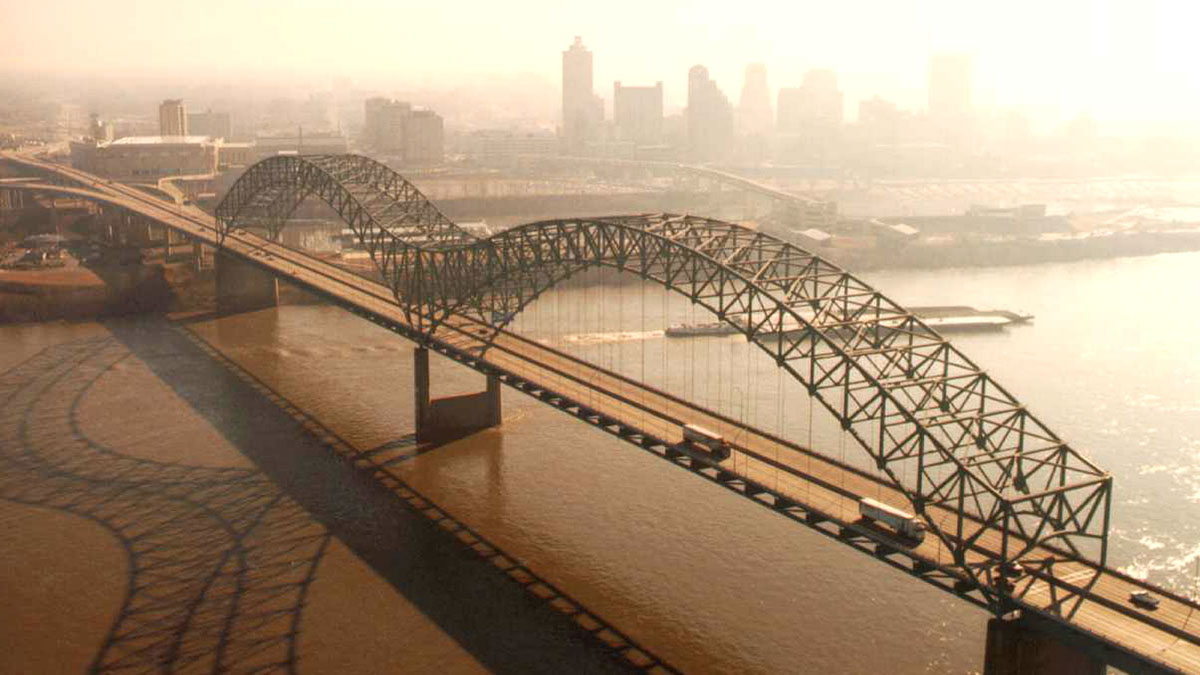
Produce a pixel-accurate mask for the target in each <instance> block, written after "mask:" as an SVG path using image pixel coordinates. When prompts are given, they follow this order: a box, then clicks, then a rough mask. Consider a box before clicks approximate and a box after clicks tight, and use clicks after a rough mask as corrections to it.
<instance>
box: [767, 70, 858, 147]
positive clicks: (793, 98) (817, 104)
mask: <svg viewBox="0 0 1200 675" xmlns="http://www.w3.org/2000/svg"><path fill="white" fill-rule="evenodd" d="M843 105H844V101H843V96H842V92H841V91H840V90H839V89H838V84H837V74H836V73H834V72H833V71H832V70H810V71H808V72H807V73H805V74H804V82H803V83H802V84H801V85H800V86H799V87H785V88H783V89H780V90H779V107H778V117H777V126H778V129H779V131H780V133H785V134H804V135H809V134H813V133H820V132H822V131H830V130H836V129H837V128H838V127H840V126H841V125H842V119H843V113H842V107H843Z"/></svg>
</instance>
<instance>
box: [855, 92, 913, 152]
mask: <svg viewBox="0 0 1200 675" xmlns="http://www.w3.org/2000/svg"><path fill="white" fill-rule="evenodd" d="M902 118H903V115H902V114H901V112H900V109H899V108H897V107H896V104H895V103H892V102H891V101H887V100H884V99H882V98H880V97H878V96H875V97H873V98H871V99H870V100H866V101H859V103H858V128H859V132H860V135H861V137H862V139H863V140H864V141H865V142H867V143H869V144H871V145H895V144H896V143H898V142H900V134H901V120H902Z"/></svg>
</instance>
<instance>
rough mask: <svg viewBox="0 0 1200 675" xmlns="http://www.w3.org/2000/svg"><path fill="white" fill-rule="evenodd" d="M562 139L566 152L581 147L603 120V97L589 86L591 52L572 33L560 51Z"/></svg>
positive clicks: (580, 149) (597, 129)
mask: <svg viewBox="0 0 1200 675" xmlns="http://www.w3.org/2000/svg"><path fill="white" fill-rule="evenodd" d="M562 97H563V98H562V115H563V126H562V133H563V139H564V140H565V142H566V147H567V151H568V152H578V151H582V150H583V148H584V146H585V145H586V143H587V142H588V141H591V140H594V139H595V138H596V137H597V135H598V133H599V131H600V124H601V122H603V121H604V101H602V100H601V99H600V98H599V97H598V96H596V95H595V93H594V92H593V90H592V52H590V51H589V50H588V49H587V48H586V47H584V46H583V40H582V39H580V37H579V36H575V42H574V43H573V44H572V45H571V46H570V48H569V49H567V50H566V51H564V52H563V53H562Z"/></svg>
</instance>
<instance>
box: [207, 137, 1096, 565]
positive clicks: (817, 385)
mask: <svg viewBox="0 0 1200 675" xmlns="http://www.w3.org/2000/svg"><path fill="white" fill-rule="evenodd" d="M309 197H312V198H318V199H321V200H322V201H324V202H325V203H326V204H328V205H329V206H330V207H332V208H333V210H334V211H336V212H337V213H338V215H339V216H340V217H341V218H342V219H343V220H344V221H345V222H346V223H347V224H348V226H349V227H350V228H351V229H352V230H353V231H354V233H355V235H356V237H357V238H358V241H359V242H360V244H361V246H362V247H363V248H364V249H365V250H366V251H367V252H368V253H369V254H370V256H371V259H372V260H373V261H374V264H375V268H376V272H377V273H378V275H379V276H380V277H381V278H382V279H383V280H384V281H385V282H386V283H387V284H388V285H389V286H390V287H391V288H392V291H393V293H394V295H395V298H396V300H397V302H398V303H399V306H400V307H401V308H402V309H403V310H404V311H405V312H406V315H407V317H408V319H409V322H410V325H412V326H414V327H416V329H417V331H418V334H421V335H425V336H430V335H432V334H433V331H434V330H436V329H437V328H438V327H439V326H440V325H442V324H443V322H445V321H446V320H447V319H449V318H451V317H453V316H467V317H470V318H472V319H474V320H476V321H479V322H481V323H482V324H485V325H487V326H489V327H490V328H489V330H490V331H491V333H490V335H488V336H485V338H486V339H487V341H488V342H489V343H490V341H491V340H492V339H494V338H495V336H497V335H498V334H499V333H500V331H502V330H503V329H504V327H505V326H506V325H507V323H508V322H510V321H511V320H512V319H513V317H515V315H516V314H517V313H519V312H520V311H521V310H522V309H523V308H524V307H526V306H527V305H528V304H529V303H530V302H532V301H533V300H534V299H536V298H537V297H538V296H539V295H541V294H542V293H544V292H545V291H547V290H548V289H550V288H552V287H553V286H555V285H556V284H558V283H560V282H561V281H563V280H564V279H567V278H569V277H571V276H573V275H574V274H576V273H578V272H579V271H581V270H584V269H587V268H590V267H595V266H606V267H612V268H615V269H617V270H620V271H623V272H628V273H632V274H637V275H639V276H640V277H642V278H643V279H646V280H650V281H654V282H656V283H659V284H662V285H663V286H665V287H666V288H668V289H670V290H672V291H674V292H677V293H681V294H683V295H684V296H686V297H688V298H689V299H690V300H691V301H692V302H693V303H696V304H698V305H700V306H702V307H704V308H706V309H708V310H709V311H711V312H712V313H713V314H714V315H716V316H717V317H719V318H720V319H721V320H723V321H726V322H728V323H729V324H731V325H732V326H734V327H736V328H737V330H739V331H741V332H742V333H743V334H744V335H745V336H746V338H747V339H748V340H749V341H751V342H753V343H754V344H755V345H757V346H758V347H759V348H760V349H762V350H763V351H764V352H765V353H766V354H767V355H769V356H770V358H772V359H773V360H774V361H775V362H776V363H777V364H778V366H779V367H780V368H782V369H784V370H785V371H786V372H787V373H788V375H789V376H791V377H793V378H794V379H795V380H796V381H798V382H799V383H801V384H802V385H803V386H804V387H805V388H806V389H807V391H808V392H809V394H810V395H811V396H812V397H814V398H816V399H817V400H818V401H820V403H821V404H822V405H823V406H824V407H825V408H826V409H827V410H828V411H829V412H830V413H831V414H833V415H834V416H835V417H836V418H837V419H838V420H839V421H840V423H841V425H842V428H843V429H844V430H845V431H846V433H848V434H849V435H850V436H852V437H853V438H854V440H855V441H856V442H857V443H858V444H859V445H860V446H861V447H862V448H863V449H864V450H865V451H866V452H867V453H868V454H869V455H870V456H871V458H872V459H873V460H874V462H875V465H876V467H877V468H878V470H879V471H880V473H881V474H882V475H883V476H886V478H887V480H888V481H890V483H891V484H892V485H894V486H895V487H896V488H898V489H899V490H901V491H903V493H904V494H905V495H906V496H907V497H908V499H909V500H910V502H911V504H912V508H913V509H914V510H915V511H916V512H917V513H919V514H921V515H922V516H923V517H924V519H925V520H926V522H927V525H928V528H929V531H930V532H931V533H932V534H933V535H934V536H937V537H938V538H939V539H940V540H941V541H942V543H943V545H944V546H945V547H946V548H947V550H949V551H951V552H952V553H953V556H954V560H955V566H956V567H958V568H959V569H960V570H961V571H962V572H963V573H964V574H965V575H966V576H967V577H969V578H971V579H972V580H974V581H976V582H979V583H980V584H986V585H988V586H991V585H993V584H994V581H995V580H994V577H993V574H994V569H995V565H996V563H997V562H1000V561H1010V560H1016V559H1019V558H1022V557H1025V556H1028V555H1031V554H1033V553H1035V549H1040V550H1041V552H1042V553H1044V552H1046V551H1049V552H1052V553H1055V554H1058V555H1060V556H1061V557H1063V558H1065V559H1091V560H1095V561H1098V562H1099V563H1100V564H1102V565H1103V564H1104V562H1105V560H1106V557H1107V538H1108V526H1109V513H1110V505H1111V500H1112V477H1111V476H1110V475H1109V474H1108V473H1107V472H1105V471H1103V470H1102V469H1100V468H1099V467H1097V466H1096V465H1095V464H1093V463H1092V462H1091V461H1089V460H1088V459H1087V458H1085V457H1084V456H1082V455H1081V454H1080V453H1079V452H1077V451H1076V450H1075V449H1073V448H1071V447H1070V446H1069V445H1068V444H1067V443H1065V442H1064V441H1063V440H1062V439H1060V438H1059V437H1058V436H1057V435H1056V434H1055V433H1054V432H1053V431H1051V430H1050V429H1049V428H1048V427H1046V426H1045V425H1044V424H1043V423H1042V422H1041V421H1040V420H1039V419H1038V418H1036V417H1035V416H1034V415H1033V414H1032V413H1030V412H1029V411H1028V410H1027V409H1026V408H1025V407H1024V406H1023V405H1022V404H1021V403H1020V402H1019V401H1017V400H1016V399H1015V398H1014V397H1013V396H1012V395H1011V394H1009V393H1008V392H1007V391H1006V390H1005V389H1004V388H1002V387H1001V386H1000V385H999V384H997V383H996V382H995V381H994V380H992V379H991V378H990V377H989V376H988V375H987V374H986V373H985V372H984V371H983V370H982V369H981V368H980V367H979V366H977V365H976V364H975V363H974V362H972V361H971V360H970V359H969V358H967V357H966V356H965V355H964V354H962V353H961V352H960V351H959V350H958V349H956V348H955V347H954V346H953V345H951V344H950V343H949V342H948V341H947V340H945V339H944V338H943V337H942V336H940V335H939V334H938V333H937V332H936V331H934V330H933V329H932V328H930V327H929V326H927V325H925V324H924V323H923V322H922V321H921V320H920V319H918V318H917V317H915V316H914V315H913V314H912V313H911V312H909V311H907V310H905V309H904V308H902V307H901V306H899V305H897V304H896V303H895V302H893V301H892V300H891V299H889V298H887V297H886V296H884V295H883V294H881V293H879V292H878V291H876V290H874V289H872V288H871V287H869V286H867V285H866V284H865V283H863V282H862V281H861V280H859V279H858V278H856V277H854V276H853V275H851V274H850V273H849V272H847V271H845V270H843V269H841V268H840V267H838V266H836V265H834V264H832V263H830V262H829V261H827V260H824V259H822V258H821V257H819V256H817V255H814V254H813V253H810V252H808V251H805V250H803V249H801V248H798V247H796V246H794V245H792V244H790V243H787V242H785V241H782V240H779V239H777V238H775V237H772V236H770V235H766V234H763V233H760V232H755V231H752V230H748V229H746V228H743V227H741V226H738V225H733V224H730V223H725V222H721V221H716V220H711V219H707V218H699V217H693V216H676V215H669V214H657V215H641V216H629V217H615V218H596V219H566V220H554V221H547V222H540V223H533V224H529V225H524V226H520V227H516V228H513V229H510V230H507V231H505V232H502V233H500V234H497V235H495V236H493V237H491V238H489V239H486V240H480V239H477V238H475V237H473V236H471V235H470V234H468V233H467V232H465V231H464V230H462V229H461V228H459V227H458V226H456V225H455V224H454V223H452V222H451V221H450V220H449V219H447V218H446V217H445V216H444V215H442V214H441V212H440V211H438V210H437V208H436V207H435V206H433V205H432V204H431V203H429V201H428V200H426V199H425V198H424V197H423V196H422V195H421V194H420V192H419V191H418V190H417V189H416V188H415V187H413V185H412V184H411V183H409V182H408V181H406V180H405V179H404V178H403V177H401V176H400V175H399V174H397V173H395V172H394V171H392V170H391V169H389V168H388V167H386V166H384V165H382V164H379V163H377V162H375V161H373V160H370V159H368V158H365V157H359V156H353V155H341V156H279V157H273V158H269V159H266V160H263V161H262V162H259V163H258V164H256V165H254V166H253V167H251V168H250V169H249V170H248V171H247V172H246V173H245V174H244V175H243V176H242V177H241V178H240V179H239V180H238V181H237V183H235V184H234V186H233V187H232V189H231V190H230V192H229V194H228V195H227V196H226V198H225V199H224V200H223V201H222V203H221V204H220V206H219V207H218V208H217V214H216V215H217V220H218V224H219V227H220V229H221V233H222V237H223V236H225V235H227V234H228V233H229V232H231V231H233V230H235V229H243V228H256V229H262V230H265V231H266V232H267V233H268V235H270V236H271V237H272V238H275V237H277V236H278V234H279V232H280V230H281V228H282V227H283V226H284V225H285V224H286V222H287V219H288V217H289V216H290V214H291V213H292V212H293V211H294V210H295V208H296V207H297V206H298V205H299V204H300V203H301V202H302V201H303V200H304V199H306V198H309ZM947 515H949V516H950V517H949V518H947Z"/></svg>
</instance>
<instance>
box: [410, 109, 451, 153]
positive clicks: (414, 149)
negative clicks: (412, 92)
mask: <svg viewBox="0 0 1200 675" xmlns="http://www.w3.org/2000/svg"><path fill="white" fill-rule="evenodd" d="M443 144H444V135H443V127H442V117H441V115H438V114H437V113H435V112H433V111H432V110H414V111H412V114H411V115H409V116H408V118H407V119H406V120H405V123H404V162H405V163H406V164H441V163H442V159H443V157H444V154H443V153H444V150H443Z"/></svg>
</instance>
